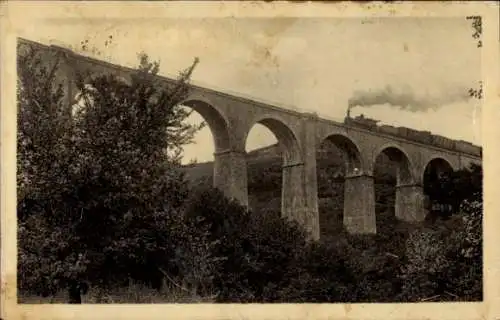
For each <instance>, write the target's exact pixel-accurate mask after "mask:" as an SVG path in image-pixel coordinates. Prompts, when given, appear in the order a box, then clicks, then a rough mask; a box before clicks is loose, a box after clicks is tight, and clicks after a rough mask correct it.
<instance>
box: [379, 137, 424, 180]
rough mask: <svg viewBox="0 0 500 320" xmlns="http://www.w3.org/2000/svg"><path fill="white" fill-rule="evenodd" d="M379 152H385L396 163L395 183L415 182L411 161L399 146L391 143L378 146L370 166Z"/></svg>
mask: <svg viewBox="0 0 500 320" xmlns="http://www.w3.org/2000/svg"><path fill="white" fill-rule="evenodd" d="M381 154H385V155H386V156H387V157H388V158H389V159H390V160H391V161H394V162H396V163H397V164H398V165H397V175H396V179H397V185H410V184H414V183H415V181H416V179H415V174H414V170H415V169H414V165H413V161H412V160H411V158H410V157H409V156H408V154H407V153H406V152H405V151H404V150H403V149H402V148H401V147H399V146H397V145H395V144H393V143H388V144H385V145H383V146H382V147H380V148H379V149H378V150H377V152H375V154H374V155H373V159H372V167H374V166H375V162H376V161H377V159H378V157H379V156H380V155H381Z"/></svg>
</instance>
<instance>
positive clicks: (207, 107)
mask: <svg viewBox="0 0 500 320" xmlns="http://www.w3.org/2000/svg"><path fill="white" fill-rule="evenodd" d="M180 105H182V106H186V107H189V108H191V109H193V110H194V111H196V112H197V113H199V114H200V115H201V116H202V118H203V119H204V120H205V121H206V123H207V125H208V127H209V129H210V131H211V133H212V137H213V139H214V146H215V152H216V153H217V152H223V151H227V150H229V149H231V144H230V140H229V129H228V125H227V120H226V119H225V117H224V116H223V114H222V113H221V112H220V111H219V110H218V109H217V108H216V107H215V106H214V105H213V104H212V103H210V102H208V101H206V100H204V99H200V98H197V97H189V98H187V99H186V100H184V101H182V102H181V103H180Z"/></svg>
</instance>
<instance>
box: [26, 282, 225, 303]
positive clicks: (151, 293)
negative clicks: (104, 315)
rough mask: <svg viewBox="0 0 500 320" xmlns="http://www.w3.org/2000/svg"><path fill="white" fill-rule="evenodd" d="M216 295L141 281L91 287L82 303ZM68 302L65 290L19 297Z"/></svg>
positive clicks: (204, 299)
mask: <svg viewBox="0 0 500 320" xmlns="http://www.w3.org/2000/svg"><path fill="white" fill-rule="evenodd" d="M215 297H216V296H215V295H214V294H203V295H202V294H198V293H196V292H194V291H188V290H187V289H181V288H178V287H175V286H164V289H162V290H155V289H152V288H149V287H147V286H145V285H142V284H139V283H131V284H129V285H128V286H126V287H121V288H116V289H113V290H110V291H104V290H99V288H91V289H90V290H89V292H87V294H85V295H82V303H84V304H92V303H101V304H102V303H104V304H111V303H115V304H116V303H130V304H135V303H148V304H149V303H213V302H215ZM67 302H68V296H67V293H66V292H65V291H61V292H58V293H57V294H55V295H54V296H50V297H40V296H35V295H29V296H28V295H20V296H19V299H18V303H21V304H59V303H67Z"/></svg>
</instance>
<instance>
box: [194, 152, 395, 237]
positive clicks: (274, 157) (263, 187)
mask: <svg viewBox="0 0 500 320" xmlns="http://www.w3.org/2000/svg"><path fill="white" fill-rule="evenodd" d="M335 149H336V148H335V147H332V146H324V148H322V149H321V150H319V151H318V154H317V159H318V198H319V199H318V202H319V212H320V225H321V233H322V235H323V236H326V235H333V234H336V233H338V232H341V231H342V214H343V198H344V194H343V188H344V182H343V178H342V175H343V159H342V157H341V154H342V153H341V152H340V151H339V150H335ZM281 163H282V159H281V153H280V151H279V148H278V146H277V145H271V146H268V147H265V148H261V149H257V150H254V151H251V152H249V153H248V154H247V164H248V166H247V174H248V193H249V194H248V197H249V206H250V208H251V209H252V210H256V211H264V212H269V213H270V214H279V212H280V210H281ZM185 170H186V171H185V172H186V174H187V178H188V180H189V181H191V183H193V184H197V185H199V184H207V185H209V184H211V183H212V177H213V162H205V163H198V164H194V165H187V166H185ZM395 185H396V167H395V164H394V163H393V162H391V161H390V160H389V159H388V158H387V157H385V156H384V155H382V156H381V157H380V158H379V159H378V161H377V163H376V168H375V197H376V212H377V220H378V221H377V222H379V220H384V221H387V220H393V216H394V198H395ZM377 224H378V225H379V226H378V228H379V232H383V229H385V228H383V225H384V226H387V227H389V225H392V224H387V223H385V222H384V223H383V224H381V223H377Z"/></svg>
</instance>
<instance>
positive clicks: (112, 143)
mask: <svg viewBox="0 0 500 320" xmlns="http://www.w3.org/2000/svg"><path fill="white" fill-rule="evenodd" d="M19 52H20V53H21V55H20V57H19V63H18V70H19V83H18V84H19V86H18V88H19V90H18V97H19V99H18V101H19V105H18V108H19V118H18V124H19V135H18V146H19V149H18V152H19V158H18V159H19V160H18V183H19V193H18V194H19V197H18V216H19V259H18V262H19V270H20V272H19V287H20V289H21V290H27V291H36V292H38V293H45V294H50V293H53V292H55V291H56V290H58V289H61V288H68V290H69V293H70V296H71V295H72V293H73V296H74V297H73V298H74V299H73V300H74V302H76V303H78V300H79V299H80V297H79V292H80V290H79V287H80V286H81V285H82V284H83V283H90V284H93V285H99V286H106V285H110V284H121V283H125V282H127V281H128V279H129V278H130V277H131V278H135V279H138V280H140V281H146V282H149V283H152V284H153V283H154V284H156V285H158V283H159V279H160V278H161V277H162V276H161V272H160V268H161V267H165V266H167V267H166V268H167V269H168V265H169V264H172V263H173V262H172V259H170V258H171V257H174V254H173V253H174V251H175V248H174V246H175V239H172V237H175V235H176V233H175V232H171V231H172V230H173V229H175V228H174V226H177V227H178V228H179V226H181V227H182V223H181V220H182V216H181V211H182V209H181V206H182V204H183V200H184V198H185V197H186V195H187V187H186V184H185V181H184V176H183V174H182V172H181V171H180V170H178V167H179V165H180V162H179V160H180V156H181V153H182V146H183V145H184V144H186V143H189V142H190V141H191V140H192V138H193V135H194V133H195V132H196V131H197V130H198V129H199V127H196V126H192V125H189V124H186V123H185V122H184V120H185V119H186V118H187V117H188V116H189V112H187V111H186V110H185V109H184V108H182V107H181V106H180V105H179V103H180V102H181V101H182V100H184V99H185V97H186V95H187V93H188V90H189V78H190V76H191V74H192V72H193V70H194V67H195V65H196V63H197V62H198V60H197V59H196V60H195V63H194V64H193V65H192V66H191V67H190V68H188V69H187V70H185V71H184V72H182V73H181V74H180V76H179V79H178V80H177V81H175V82H174V83H173V84H172V85H170V86H160V85H158V84H157V82H156V81H155V79H154V76H155V75H156V74H157V73H158V71H159V65H158V63H151V62H150V61H149V58H148V57H147V55H145V54H141V55H140V56H139V58H140V64H139V67H138V69H137V70H136V71H135V72H134V73H133V74H132V75H131V82H130V83H125V82H123V81H121V80H120V79H118V78H117V77H115V76H114V75H103V76H97V77H95V76H93V77H91V78H90V80H89V81H88V82H87V83H84V82H83V81H82V80H81V79H83V75H82V77H80V78H79V81H78V87H79V89H80V91H81V92H82V96H83V97H84V99H85V103H84V107H83V108H81V109H80V110H79V111H78V112H77V114H75V116H74V117H73V118H71V117H70V115H69V114H68V113H67V112H66V111H65V110H67V109H66V108H67V106H65V105H64V103H63V101H62V97H63V91H62V88H61V87H59V86H57V85H56V83H57V81H56V80H57V79H56V76H55V74H56V73H55V70H57V65H54V66H46V65H44V63H45V61H44V60H43V59H42V58H41V55H40V52H37V51H36V50H34V49H33V48H31V49H29V50H27V51H23V50H20V51H19ZM26 52H27V53H26ZM85 84H89V85H90V86H88V85H85ZM89 88H92V90H89ZM75 293H76V294H75Z"/></svg>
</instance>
